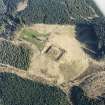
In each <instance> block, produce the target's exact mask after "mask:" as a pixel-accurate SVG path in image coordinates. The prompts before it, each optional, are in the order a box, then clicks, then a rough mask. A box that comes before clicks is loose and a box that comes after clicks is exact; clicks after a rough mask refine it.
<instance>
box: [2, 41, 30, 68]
mask: <svg viewBox="0 0 105 105" xmlns="http://www.w3.org/2000/svg"><path fill="white" fill-rule="evenodd" d="M30 57H31V51H30V49H29V48H28V47H27V46H26V45H22V44H21V45H19V46H16V45H13V44H12V43H11V42H8V41H2V42H0V63H2V64H5V65H10V66H14V67H17V68H20V69H25V70H27V69H28V67H29V64H30Z"/></svg>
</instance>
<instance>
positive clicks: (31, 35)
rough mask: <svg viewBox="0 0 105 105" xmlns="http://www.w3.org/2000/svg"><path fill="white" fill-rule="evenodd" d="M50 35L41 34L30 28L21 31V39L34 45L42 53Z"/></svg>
mask: <svg viewBox="0 0 105 105" xmlns="http://www.w3.org/2000/svg"><path fill="white" fill-rule="evenodd" d="M48 35H49V34H46V33H39V32H37V31H34V30H32V29H29V28H24V29H23V30H22V31H21V37H22V38H23V39H25V40H27V41H30V42H32V43H34V44H35V45H36V46H37V48H38V49H39V50H40V51H41V50H42V49H43V48H44V46H45V42H46V40H47V38H48Z"/></svg>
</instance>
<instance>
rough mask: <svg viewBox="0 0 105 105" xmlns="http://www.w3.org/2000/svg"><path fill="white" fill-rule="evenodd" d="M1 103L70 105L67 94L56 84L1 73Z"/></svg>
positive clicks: (12, 104)
mask: <svg viewBox="0 0 105 105" xmlns="http://www.w3.org/2000/svg"><path fill="white" fill-rule="evenodd" d="M0 105H70V104H69V102H68V99H67V96H66V94H65V93H64V92H63V91H62V90H61V89H59V88H57V87H55V86H50V85H45V84H42V83H39V82H36V81H31V80H28V79H22V78H20V77H18V76H17V75H15V74H9V73H0Z"/></svg>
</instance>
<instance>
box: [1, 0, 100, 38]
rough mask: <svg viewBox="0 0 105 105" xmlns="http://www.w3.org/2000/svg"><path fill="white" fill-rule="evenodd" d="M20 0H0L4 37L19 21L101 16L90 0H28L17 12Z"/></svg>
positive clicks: (64, 21)
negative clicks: (26, 4) (25, 6)
mask: <svg viewBox="0 0 105 105" xmlns="http://www.w3.org/2000/svg"><path fill="white" fill-rule="evenodd" d="M20 1H21V0H0V6H1V7H5V11H4V12H5V14H4V15H1V16H0V18H1V19H0V20H1V21H0V24H3V25H4V28H5V31H3V32H0V35H1V36H2V37H3V36H4V38H7V39H8V36H10V35H13V33H14V31H16V30H17V28H18V27H20V26H21V25H19V24H20V23H21V24H32V23H46V24H74V23H75V22H76V21H81V20H84V19H87V18H88V17H94V16H95V15H99V16H102V14H101V12H100V11H99V9H98V8H97V7H96V6H95V4H94V3H93V1H92V0H89V1H87V0H29V1H28V6H27V8H26V9H25V10H23V11H20V12H17V11H16V9H17V5H18V3H19V2H20ZM90 7H91V8H90ZM93 7H94V8H93ZM2 9H3V8H2ZM2 9H0V11H2ZM94 11H95V12H94ZM11 17H12V18H11Z"/></svg>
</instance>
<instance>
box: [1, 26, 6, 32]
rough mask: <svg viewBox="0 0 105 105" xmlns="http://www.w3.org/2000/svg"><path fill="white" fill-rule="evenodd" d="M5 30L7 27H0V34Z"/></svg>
mask: <svg viewBox="0 0 105 105" xmlns="http://www.w3.org/2000/svg"><path fill="white" fill-rule="evenodd" d="M4 30H5V25H4V24H2V25H0V32H3V31H4Z"/></svg>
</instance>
